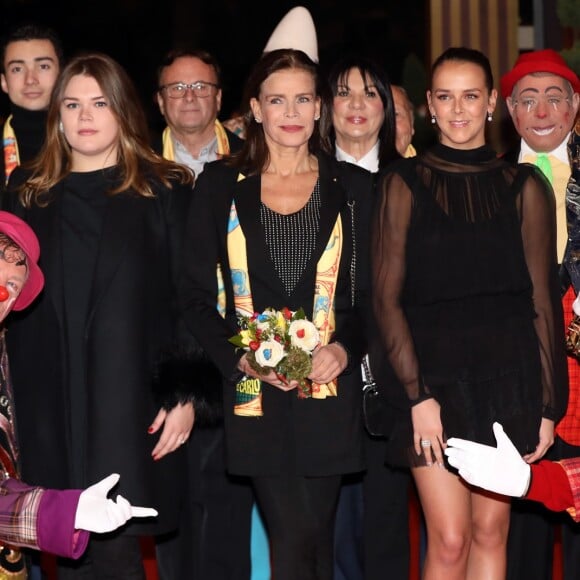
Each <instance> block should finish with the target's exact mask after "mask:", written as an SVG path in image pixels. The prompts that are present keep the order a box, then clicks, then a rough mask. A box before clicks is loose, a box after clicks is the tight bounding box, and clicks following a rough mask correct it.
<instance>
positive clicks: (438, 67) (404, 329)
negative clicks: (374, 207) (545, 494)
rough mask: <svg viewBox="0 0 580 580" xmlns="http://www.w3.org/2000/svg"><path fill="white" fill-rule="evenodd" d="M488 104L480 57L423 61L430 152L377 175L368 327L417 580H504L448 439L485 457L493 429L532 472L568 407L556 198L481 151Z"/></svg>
mask: <svg viewBox="0 0 580 580" xmlns="http://www.w3.org/2000/svg"><path fill="white" fill-rule="evenodd" d="M496 98H497V93H496V91H495V90H494V89H493V79H492V74H491V69H490V66H489V62H488V60H487V58H486V57H485V56H484V55H483V54H482V53H480V52H479V51H476V50H471V49H467V48H451V49H448V50H447V51H445V52H444V53H443V54H442V55H441V56H440V57H439V58H438V59H437V60H436V61H435V63H434V64H433V68H432V76H431V88H430V90H429V91H428V92H427V100H428V104H429V110H430V113H431V115H432V121H433V123H436V124H437V126H438V129H439V136H440V143H439V144H438V145H437V146H436V147H435V148H433V149H432V150H431V151H429V152H427V153H426V154H425V155H422V156H420V157H418V158H415V159H410V160H404V161H402V162H400V164H399V165H397V166H396V167H394V168H393V170H392V171H389V172H388V173H387V174H386V175H385V176H384V179H383V181H382V187H381V188H382V201H381V205H380V209H379V211H378V212H377V214H378V215H377V222H376V227H375V230H374V246H373V248H374V257H373V271H374V280H373V284H374V288H373V290H374V294H373V295H374V306H375V313H376V317H377V320H378V323H379V326H380V329H381V335H382V340H383V344H384V347H385V348H386V349H387V352H388V354H389V359H390V362H391V364H392V366H393V368H394V370H395V373H396V375H397V379H398V381H397V382H395V381H393V383H392V385H393V388H392V389H391V390H392V392H393V393H395V392H397V393H398V394H399V406H400V408H401V409H406V410H405V411H402V413H401V420H400V422H399V423H398V426H397V429H396V431H395V433H394V436H393V437H392V439H391V440H390V441H389V445H388V459H389V461H391V462H393V463H399V464H405V465H409V466H410V467H411V468H412V473H413V476H414V479H415V482H416V484H417V488H418V491H419V496H420V500H421V504H422V507H423V511H424V514H425V519H426V524H427V533H428V548H427V555H426V559H425V570H424V578H426V579H427V580H429V579H432V578H437V579H438V578H443V577H445V578H446V579H448V580H452V579H453V580H454V579H463V578H474V579H475V578H489V579H492V578H493V579H498V580H499V579H501V578H505V547H506V540H507V532H508V528H509V501H508V499H507V498H505V497H503V496H498V495H493V494H489V493H482V492H481V490H477V489H475V488H470V487H469V486H468V485H467V484H465V482H463V481H462V480H461V479H460V478H459V477H458V476H457V475H456V473H452V472H451V471H449V470H448V469H447V468H446V466H445V464H444V458H443V448H444V447H445V441H446V439H447V438H448V437H452V436H453V437H455V436H457V437H461V438H467V439H472V440H475V441H478V442H480V443H486V444H491V443H493V441H494V440H493V432H492V424H493V422H494V421H499V422H501V423H502V424H503V425H504V428H505V430H506V432H507V433H508V434H509V436H510V438H511V439H512V440H513V441H514V443H515V445H516V446H517V448H518V450H519V451H520V453H522V454H523V455H524V457H525V458H526V460H527V461H529V462H533V461H536V460H537V459H539V458H540V457H542V456H543V455H544V453H545V452H546V450H547V449H548V447H549V446H550V445H551V444H552V442H553V432H554V422H555V421H557V420H558V418H559V417H561V415H562V412H563V410H564V407H565V399H566V394H565V393H566V367H565V356H564V353H563V344H562V341H560V340H558V338H557V337H560V336H562V332H563V330H562V313H561V307H560V300H559V287H558V279H557V269H556V265H557V262H556V249H555V233H554V228H555V223H554V197H553V193H552V191H551V189H550V187H549V185H548V184H547V183H546V181H545V180H544V179H543V177H542V176H541V175H540V173H539V172H537V171H536V169H535V168H533V167H531V166H527V165H520V166H512V165H510V164H508V163H506V162H505V161H502V160H501V159H498V158H497V156H496V155H495V153H494V152H493V151H492V150H491V149H490V148H489V147H488V146H486V143H485V125H486V123H487V122H489V121H491V119H492V115H493V112H494V109H495V105H496ZM397 385H398V386H397ZM401 395H402V396H401Z"/></svg>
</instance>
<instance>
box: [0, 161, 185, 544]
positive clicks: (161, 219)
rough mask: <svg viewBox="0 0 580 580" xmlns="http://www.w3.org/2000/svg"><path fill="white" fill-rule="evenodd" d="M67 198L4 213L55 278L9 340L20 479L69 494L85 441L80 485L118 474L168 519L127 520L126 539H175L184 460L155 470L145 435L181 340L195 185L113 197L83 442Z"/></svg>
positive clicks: (91, 342)
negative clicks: (74, 369) (66, 262)
mask: <svg viewBox="0 0 580 580" xmlns="http://www.w3.org/2000/svg"><path fill="white" fill-rule="evenodd" d="M13 178H14V179H12V178H11V182H10V187H11V189H12V188H13V186H16V185H17V184H18V182H19V181H22V179H23V178H24V177H23V175H22V174H21V173H20V170H16V171H15V173H14V174H13ZM63 189H64V188H63V187H62V185H61V184H59V185H57V186H55V187H54V188H53V190H51V191H50V195H51V202H50V203H49V204H48V206H46V207H38V206H33V207H32V208H30V209H25V208H24V207H23V206H22V205H20V203H19V201H18V200H17V197H16V195H14V194H13V193H12V194H10V196H9V197H8V198H7V199H6V200H5V209H8V210H11V211H13V212H14V213H16V214H17V215H19V216H20V217H22V218H23V219H24V220H25V221H26V222H28V223H29V224H30V226H31V227H32V228H33V230H34V231H35V233H36V235H37V236H38V238H39V241H40V248H41V258H40V267H41V268H42V270H43V272H44V274H45V277H46V285H45V288H44V291H43V292H42V294H41V295H40V297H39V298H38V299H37V300H36V301H35V303H34V304H33V305H32V306H30V307H29V308H28V309H27V310H25V311H23V312H22V313H12V315H11V316H12V318H11V320H10V321H9V328H8V333H7V342H8V349H9V357H10V364H11V371H12V377H13V384H14V391H15V399H16V408H17V412H16V413H17V421H18V433H19V438H20V446H21V457H22V476H23V478H24V480H25V481H29V482H33V483H34V484H39V485H44V486H49V487H57V488H61V487H71V484H72V471H73V470H72V466H71V464H70V462H71V453H70V449H71V443H72V438H73V437H78V436H79V435H80V436H82V437H83V438H85V441H86V444H85V456H84V470H83V471H84V479H85V481H84V482H81V483H82V484H83V485H86V484H90V483H94V482H96V481H98V480H99V479H101V478H102V477H103V476H105V475H107V474H109V473H111V472H118V473H120V474H121V480H120V483H119V485H118V486H117V487H116V488H115V490H114V493H115V494H116V493H120V494H122V495H123V496H124V497H126V498H127V499H129V500H130V501H131V502H132V503H133V504H135V505H145V506H152V507H155V508H157V510H158V511H159V517H158V518H156V519H155V520H153V519H150V520H148V521H143V520H134V521H132V522H131V523H129V524H128V526H127V528H126V530H127V531H128V533H134V534H137V533H138V534H154V533H161V532H164V531H168V530H170V529H172V528H174V527H175V525H176V521H177V514H178V511H179V502H178V498H179V496H180V493H179V492H180V480H181V469H182V462H183V457H182V456H183V451H182V450H177V451H176V452H174V453H171V454H169V455H168V456H166V457H164V458H163V459H161V460H160V461H157V462H156V461H154V460H153V458H152V457H151V451H152V450H153V448H154V446H155V444H156V442H157V440H158V438H159V434H154V435H150V434H148V432H147V429H148V427H149V425H150V424H151V422H152V421H153V419H154V417H155V416H156V414H157V412H158V411H159V404H158V401H156V400H155V397H154V395H153V389H152V378H153V375H154V373H155V365H156V362H157V360H158V358H159V356H160V353H161V351H162V350H163V349H165V348H167V347H168V346H169V345H171V344H174V343H175V341H176V339H177V334H176V333H177V330H176V329H177V326H178V310H177V301H176V277H177V273H178V271H179V268H180V250H181V240H182V236H183V228H184V220H185V215H186V212H187V206H188V204H189V201H190V199H191V187H190V186H182V185H179V184H175V185H174V187H173V188H172V189H168V188H166V187H165V186H163V185H162V184H156V185H155V187H154V189H155V193H156V196H155V197H154V198H144V197H140V196H137V195H135V194H133V193H130V192H129V193H121V194H117V195H114V196H110V197H109V198H108V200H107V205H106V209H105V214H104V219H103V228H102V233H101V239H100V241H99V247H98V257H97V262H96V266H95V271H94V277H93V281H92V285H91V288H90V297H89V301H88V314H87V317H86V323H85V330H84V343H83V350H84V354H85V360H86V362H85V365H86V366H85V368H86V384H85V388H86V397H87V408H86V418H87V423H86V431H85V432H84V433H82V434H78V433H76V434H75V433H71V429H70V424H69V415H70V411H71V409H70V398H69V395H68V393H67V390H68V388H69V385H68V382H67V368H68V367H67V361H66V357H67V352H68V348H67V336H66V324H65V321H64V319H63V317H64V315H65V310H64V307H63V300H64V285H65V284H66V279H65V277H64V275H63V268H62V248H61V235H60V232H61V227H60V226H61V212H60V209H61V199H62V195H63ZM6 206H7V207H6ZM71 275H74V273H73V272H68V273H67V276H71Z"/></svg>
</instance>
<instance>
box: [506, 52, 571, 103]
mask: <svg viewBox="0 0 580 580" xmlns="http://www.w3.org/2000/svg"><path fill="white" fill-rule="evenodd" d="M537 72H542V73H551V74H553V75H557V76H559V77H562V78H565V79H566V80H567V81H569V82H570V84H571V85H572V88H573V89H574V92H575V93H580V79H578V75H577V74H576V73H575V72H574V71H573V70H572V69H571V68H570V67H569V66H568V65H567V64H566V61H565V60H564V59H563V58H562V56H561V55H560V54H558V53H557V52H556V51H555V50H552V49H551V48H547V49H546V50H535V51H533V52H524V53H523V54H521V55H520V56H519V58H518V60H516V64H515V65H514V68H512V70H510V71H509V72H507V73H506V74H505V75H503V76H502V77H501V94H502V96H503V98H504V99H507V98H508V97H511V95H512V91H513V88H514V85H515V84H516V83H517V82H518V81H519V80H520V79H522V78H523V77H525V76H526V75H529V74H531V73H537Z"/></svg>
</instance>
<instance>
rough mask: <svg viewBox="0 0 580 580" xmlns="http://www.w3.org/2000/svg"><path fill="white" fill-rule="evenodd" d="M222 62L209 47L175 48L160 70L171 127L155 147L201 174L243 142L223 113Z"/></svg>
mask: <svg viewBox="0 0 580 580" xmlns="http://www.w3.org/2000/svg"><path fill="white" fill-rule="evenodd" d="M220 76H221V75H220V67H219V65H218V63H217V61H216V60H215V58H214V57H213V56H212V55H211V54H210V53H208V52H206V51H204V50H189V51H171V52H169V53H168V54H167V55H166V56H165V58H164V60H163V62H162V64H161V66H160V67H159V73H158V89H157V104H158V105H159V110H160V112H161V114H162V115H163V116H164V117H165V121H166V122H167V127H166V128H165V130H164V131H163V135H162V137H161V139H158V140H157V142H156V143H154V147H155V149H156V150H157V151H159V152H160V153H161V154H162V155H163V157H165V158H166V159H171V160H173V161H177V162H178V163H182V164H183V165H187V166H188V167H189V168H190V169H191V170H192V171H193V172H194V173H195V175H196V176H197V175H199V174H200V173H201V172H202V171H203V166H204V165H205V164H206V163H208V162H209V161H215V160H216V159H220V158H221V157H223V156H224V155H229V154H230V153H232V152H235V151H237V150H238V149H240V148H241V145H242V141H241V139H240V138H239V137H237V136H236V135H234V134H233V133H232V132H231V131H229V130H227V129H226V128H225V127H224V126H223V125H222V124H221V123H220V122H219V121H218V119H217V116H218V114H219V112H220V107H221V102H222V87H221V78H220Z"/></svg>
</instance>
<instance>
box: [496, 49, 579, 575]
mask: <svg viewBox="0 0 580 580" xmlns="http://www.w3.org/2000/svg"><path fill="white" fill-rule="evenodd" d="M501 90H502V95H503V97H504V99H505V100H506V103H507V106H508V110H509V112H510V115H511V117H512V120H513V123H514V126H515V129H516V131H517V132H518V134H519V135H520V137H521V141H520V147H519V149H518V150H515V151H512V152H510V153H508V154H506V155H505V157H506V158H508V159H510V160H512V161H513V162H515V163H534V164H535V165H537V166H538V167H539V168H540V169H541V170H542V171H543V172H544V174H545V175H546V178H547V179H548V180H549V181H550V182H551V184H552V187H553V189H554V194H555V197H556V226H557V228H556V229H557V231H556V233H557V250H558V261H559V262H560V263H561V262H562V260H563V258H564V251H565V248H566V242H567V239H568V231H567V227H566V186H567V184H568V180H569V179H570V174H571V166H570V161H569V157H568V146H567V145H568V141H569V139H570V134H571V131H572V127H573V126H574V120H575V118H576V115H577V113H578V108H579V101H580V95H579V93H580V80H579V79H578V76H577V75H576V73H574V71H573V70H572V69H570V68H569V67H568V66H567V65H566V63H565V61H564V59H563V58H562V57H561V56H560V55H559V54H558V53H557V52H555V51H554V50H549V49H548V50H538V51H534V52H528V53H524V54H522V55H521V56H520V57H519V58H518V60H517V61H516V63H515V65H514V67H513V68H512V70H511V71H509V72H508V73H506V74H505V75H504V76H503V77H502V79H501ZM574 296H575V292H574V289H573V288H572V287H571V286H569V287H568V290H567V292H566V294H565V296H564V297H563V306H564V316H565V318H566V323H568V321H569V320H570V318H571V316H572V302H573V300H574ZM568 374H569V387H570V394H569V402H568V409H567V411H566V415H565V416H564V418H563V419H562V420H561V421H560V422H559V423H558V425H557V426H556V438H555V443H554V446H553V448H552V449H551V450H550V452H549V458H551V459H565V458H568V457H575V456H578V455H580V366H579V364H578V360H577V359H574V358H570V357H569V358H568ZM553 522H554V520H553V519H552V518H551V517H549V516H548V513H547V512H546V511H545V510H544V509H543V508H541V507H540V506H537V505H533V504H531V503H527V502H521V501H515V502H514V505H513V508H512V515H511V525H510V535H509V541H508V576H507V577H508V579H509V580H520V579H522V578H526V580H535V579H537V580H545V579H548V578H551V577H552V552H553V539H554V536H553V525H554V524H553ZM562 522H563V523H564V527H563V528H562V534H563V545H564V577H565V579H566V580H572V579H577V578H579V577H580V530H578V527H577V526H576V527H572V526H570V525H569V524H570V522H568V521H567V520H564V519H563V518H562Z"/></svg>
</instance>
